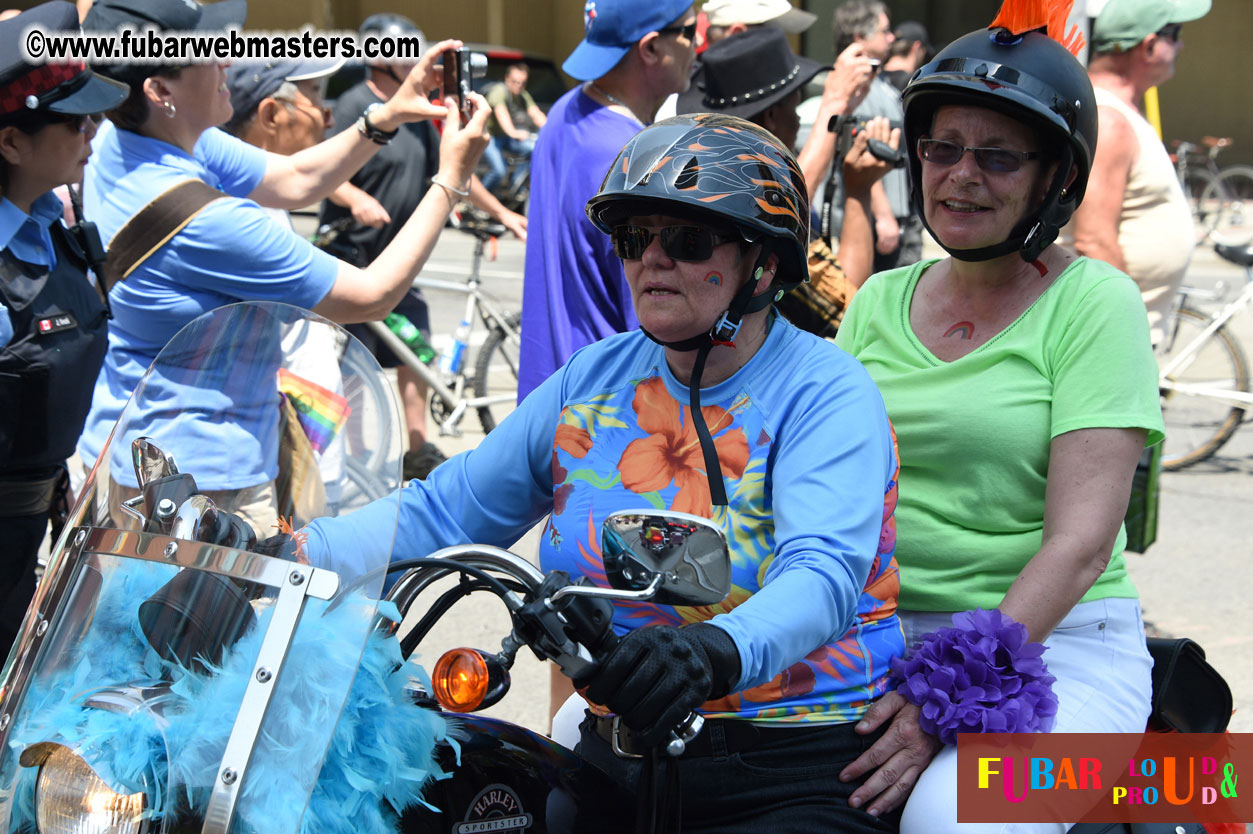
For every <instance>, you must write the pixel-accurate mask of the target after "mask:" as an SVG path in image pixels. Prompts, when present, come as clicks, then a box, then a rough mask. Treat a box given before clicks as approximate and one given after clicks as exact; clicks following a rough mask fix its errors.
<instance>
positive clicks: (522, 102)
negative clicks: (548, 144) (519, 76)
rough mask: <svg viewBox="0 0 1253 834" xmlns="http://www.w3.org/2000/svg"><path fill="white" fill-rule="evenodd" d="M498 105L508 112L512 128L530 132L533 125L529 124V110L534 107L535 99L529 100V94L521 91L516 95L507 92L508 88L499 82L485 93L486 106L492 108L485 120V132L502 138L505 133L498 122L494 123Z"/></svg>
mask: <svg viewBox="0 0 1253 834" xmlns="http://www.w3.org/2000/svg"><path fill="white" fill-rule="evenodd" d="M498 104H503V105H505V108H506V109H507V110H508V111H509V118H510V119H512V120H513V126H514V127H516V128H517V129H518V130H532V129H533V128H534V125H533V124H532V123H531V116H530V108H532V107H534V106H535V99H533V98H531V94H530V93H528V92H527V91H526V90H523V91H522V92H521V93H519V94H518V95H516V96H515V95H513V94H512V93H510V92H509V88H508V87H506V86H505V82H503V81H502V82H500V83H499V84H495V85H493V86H492V88H491V89H490V90H488V91H487V105H488V106H489V107H491V108H492V115H490V116H488V118H487V131H488V133H490V134H492V135H493V136H504V135H505V131H504V129H503V128H502V127H501V126H500V122H498V121H496V106H497V105H498Z"/></svg>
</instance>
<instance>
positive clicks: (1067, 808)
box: [957, 733, 1253, 823]
mask: <svg viewBox="0 0 1253 834" xmlns="http://www.w3.org/2000/svg"><path fill="white" fill-rule="evenodd" d="M1250 769H1253V734H1248V733H1148V734H1141V733H999V734H998V733H988V734H985V735H979V734H974V733H959V734H958V736H957V821H958V822H962V823H975V822H980V823H987V822H992V823H1013V822H1072V823H1073V822H1076V821H1078V822H1091V823H1110V822H1121V823H1128V822H1129V823H1182V822H1200V823H1220V822H1242V821H1246V820H1250V819H1253V790H1249V791H1246V792H1245V793H1244V794H1243V795H1242V794H1241V793H1240V790H1239V788H1240V774H1241V773H1242V772H1244V771H1247V770H1250Z"/></svg>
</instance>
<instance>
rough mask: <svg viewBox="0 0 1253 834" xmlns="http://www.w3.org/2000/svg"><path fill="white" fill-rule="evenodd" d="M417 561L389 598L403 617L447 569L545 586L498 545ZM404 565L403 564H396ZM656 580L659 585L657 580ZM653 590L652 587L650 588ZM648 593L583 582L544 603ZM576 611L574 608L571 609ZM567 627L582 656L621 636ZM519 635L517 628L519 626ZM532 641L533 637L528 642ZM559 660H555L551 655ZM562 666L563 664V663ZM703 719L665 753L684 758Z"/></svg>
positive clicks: (501, 591)
mask: <svg viewBox="0 0 1253 834" xmlns="http://www.w3.org/2000/svg"><path fill="white" fill-rule="evenodd" d="M412 561H413V562H415V563H420V564H417V565H415V567H413V568H412V569H411V570H409V571H407V572H406V573H405V574H404V576H402V577H401V578H400V580H399V581H398V582H397V583H396V585H395V586H393V587H392V589H391V591H390V592H388V594H387V599H388V600H389V601H392V602H394V603H396V605H397V607H398V608H399V610H400V612H401V615H402V616H403V615H404V614H405V613H406V612H407V611H408V608H409V606H410V605H412V603H413V601H414V600H415V599H416V598H417V597H418V595H419V594H420V593H421V592H422V591H423V590H424V589H425V588H427V587H428V586H430V585H431V583H433V582H435V581H437V580H438V579H441V578H442V577H444V576H447V575H448V574H449V573H453V572H457V571H460V570H463V569H465V570H467V571H468V572H470V573H473V574H475V575H479V576H480V577H481V578H482V576H483V575H484V574H485V573H486V572H487V571H495V572H498V573H501V574H504V575H506V576H508V577H509V578H510V579H513V580H514V581H515V582H516V583H518V584H519V585H521V586H523V587H525V588H526V589H527V593H528V596H532V597H534V596H537V595H538V594H539V592H540V589H541V587H542V586H543V585H544V583H545V580H546V578H547V575H546V574H544V573H543V572H542V571H540V570H539V568H537V567H535V566H534V565H532V564H531V563H530V562H528V561H526V560H525V559H523V558H521V557H520V556H517V555H515V554H513V553H510V552H509V551H508V550H504V549H502V548H499V547H492V546H489V545H455V546H453V547H446V548H443V549H441V550H438V551H436V552H435V553H432V554H431V555H430V556H428V557H426V558H425V559H415V560H412ZM439 562H446V563H447V564H448V567H447V568H442V567H441V566H440V565H439V564H438V563H439ZM398 564H404V563H398ZM654 584H656V583H654ZM492 590H493V592H495V593H496V595H497V596H499V597H500V598H501V599H502V600H503V601H504V602H505V604H506V605H507V606H508V607H509V610H510V612H511V613H512V614H514V615H515V622H516V615H517V614H518V613H519V611H520V610H521V609H523V608H525V607H526V606H527V605H528V603H526V602H524V601H523V600H521V599H519V598H518V596H517V595H516V594H514V593H513V592H512V591H510V590H509V589H507V588H504V587H503V586H502V587H499V588H498V587H495V586H493V587H492ZM649 590H651V589H649ZM642 593H647V591H644V592H629V591H626V592H624V591H613V590H608V589H603V588H591V587H584V586H566V587H564V588H560V589H558V590H557V591H556V592H555V593H553V594H551V595H550V596H548V597H547V598H546V599H544V600H542V601H541V602H540V605H541V607H543V608H545V609H548V610H549V611H555V608H554V606H553V603H555V602H558V601H559V600H564V604H563V605H562V606H561V607H562V608H566V609H567V610H568V609H569V606H570V605H572V604H576V600H577V599H578V598H580V597H581V598H583V599H586V600H593V599H597V598H599V599H601V600H609V599H612V598H615V597H624V596H625V597H627V598H634V597H638V596H640V595H641V594H642ZM570 613H573V612H570ZM563 620H565V622H566V624H567V625H570V626H572V627H574V628H575V630H576V631H579V632H580V633H578V634H576V635H575V637H576V641H575V650H576V652H577V653H578V654H583V653H585V652H586V653H587V655H588V657H591V656H592V655H591V651H589V648H590V649H592V650H594V651H595V652H596V654H599V655H601V656H603V655H605V654H608V652H610V651H611V650H612V649H613V648H614V647H615V646H616V645H617V644H618V638H617V636H616V635H614V633H613V630H612V628H611V627H609V625H608V623H603V624H595V625H593V624H588V625H586V626H585V625H584V622H583V621H582V620H581V619H579V618H574V617H573V616H572V617H571V618H570V619H568V620H566V618H564V617H563ZM592 628H597V629H603V630H601V633H599V634H591V633H587V634H584V633H581V632H582V631H583V630H589V631H590V630H591V629H592ZM515 633H516V629H515ZM527 642H528V644H529V641H527ZM531 648H532V649H535V650H537V651H538V650H540V648H541V647H539V646H535V645H532V646H531ZM553 659H557V658H553ZM563 665H564V664H563ZM704 723H705V722H704V719H703V718H702V717H701V716H700V715H699V714H698V713H696V712H695V711H693V712H690V713H688V715H687V717H685V718H684V719H683V720H682V721H680V722H679V724H678V725H677V726H676V727H675V728H674V729H673V730H671V731H670V739H669V741H667V743H666V753H667V755H670V756H681V755H683V753H684V751H685V750H686V749H687V745H688V743H689V742H691V740H692V739H694V738H695V737H696V736H697V735H698V734H699V733H700V731H701V728H702V727H703V726H704Z"/></svg>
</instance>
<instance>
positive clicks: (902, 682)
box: [892, 608, 1057, 744]
mask: <svg viewBox="0 0 1253 834" xmlns="http://www.w3.org/2000/svg"><path fill="white" fill-rule="evenodd" d="M1044 649H1045V646H1044V645H1043V644H1042V643H1032V642H1031V641H1030V640H1028V639H1027V628H1026V626H1024V625H1022V624H1021V623H1017V622H1014V621H1013V620H1012V619H1010V618H1009V617H1008V616H1006V615H1005V614H1003V613H1001V612H1000V611H998V610H997V609H995V608H994V609H991V610H985V609H983V608H976V609H975V610H973V611H962V612H961V613H958V614H954V615H953V625H952V627H949V628H942V629H940V630H939V631H936V632H934V633H932V634H927V635H924V636H923V638H922V640H921V641H919V643H918V645H916V646H915V647H914V650H913V652H912V653H911V654H910V656H909V657H908V658H904V659H902V658H894V659H893V660H892V676H893V678H894V681H893V683H894V685H895V686H896V690H897V691H898V692H900V693H901V695H902V696H903V697H904V698H905V700H907V701H909V702H910V703H911V704H914V705H916V706H917V707H919V709H920V710H921V715H920V716H919V723H920V724H921V725H922V728H923V729H924V730H926V731H927V732H929V733H931V734H932V735H935V736H938V737H939V739H940V741H942V742H944V743H945V744H954V743H956V741H957V734H958V733H1035V732H1042V733H1047V732H1048V731H1049V730H1051V729H1052V728H1053V721H1054V718H1055V717H1056V715H1057V696H1056V695H1054V694H1053V682H1054V681H1055V680H1056V678H1054V677H1053V676H1052V675H1050V674H1049V673H1048V667H1047V666H1046V665H1045V664H1044V660H1043V658H1042V655H1043V654H1044Z"/></svg>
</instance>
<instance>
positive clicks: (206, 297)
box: [78, 125, 339, 489]
mask: <svg viewBox="0 0 1253 834" xmlns="http://www.w3.org/2000/svg"><path fill="white" fill-rule="evenodd" d="M92 150H93V153H92V156H91V159H90V162H89V163H88V165H87V171H86V175H85V177H84V204H85V206H86V210H87V212H88V215H87V216H88V217H90V218H91V219H92V220H94V221H95V222H96V224H97V225H98V226H99V228H100V234H101V238H102V239H103V240H105V241H106V242H107V241H110V240H112V238H113V237H114V236H115V235H116V234H117V233H118V231H119V230H120V229H121V228H122V226H123V225H125V223H126V221H127V220H129V219H130V218H131V217H132V216H134V215H135V214H136V213H137V212H138V211H139V210H140V209H142V208H143V207H144V206H145V205H147V204H148V203H149V202H151V201H152V200H153V199H155V198H156V197H157V196H158V195H160V194H161V193H163V192H164V191H166V190H168V189H170V188H172V187H173V186H175V185H178V184H179V183H181V182H184V181H186V180H188V179H199V180H201V181H203V182H205V183H207V184H209V185H211V186H213V187H215V188H218V189H220V190H222V191H223V192H224V193H225V194H227V195H228V197H227V199H223V200H217V201H215V202H213V203H211V204H210V205H208V206H207V207H205V208H204V209H203V210H202V211H201V212H200V213H199V214H197V215H196V216H195V217H194V218H192V220H191V222H190V223H188V224H187V226H186V227H184V228H183V229H182V230H181V231H180V232H179V233H178V234H177V235H175V236H174V237H173V238H171V239H170V241H169V242H168V243H166V244H165V245H164V246H162V247H161V248H160V249H159V250H157V252H155V253H154V254H153V255H152V256H151V257H149V258H148V259H147V260H146V261H144V262H143V263H142V264H141V265H140V266H139V267H138V268H136V269H135V271H134V272H132V273H131V274H130V275H129V276H128V277H127V278H126V280H125V281H122V282H120V283H119V284H117V285H116V286H115V287H113V288H112V290H111V291H110V294H109V301H110V304H111V306H112V309H113V320H112V321H111V322H110V323H109V349H108V353H107V354H106V356H105V361H104V366H103V367H102V368H101V370H100V376H99V378H98V379H97V382H96V389H95V394H94V399H93V401H92V406H91V413H90V414H88V416H87V425H86V428H85V429H84V431H83V436H82V438H81V439H80V440H79V444H78V451H79V454H80V456H81V457H82V458H83V461H84V463H86V464H88V465H91V464H92V463H93V462H94V461H95V459H96V457H97V456H98V455H99V454H100V451H101V449H102V447H103V446H104V443H105V441H106V440H107V438H108V436H109V432H110V431H112V429H113V425H114V423H116V422H117V419H118V417H119V415H120V414H121V411H122V408H123V406H125V404H126V402H127V400H128V398H129V397H130V395H131V392H132V391H133V390H134V388H135V386H136V385H137V384H138V382H139V380H140V378H141V377H142V376H143V374H144V372H145V371H146V370H147V368H148V366H149V365H150V364H151V363H152V360H153V359H154V358H155V357H156V355H157V353H158V352H159V351H160V350H161V348H162V347H163V346H164V345H165V344H166V343H167V342H168V341H169V340H170V338H171V337H172V336H174V334H175V333H177V332H178V331H179V330H180V329H181V328H182V327H183V326H184V325H186V324H187V323H188V322H190V321H192V320H193V319H195V318H196V317H197V316H199V315H201V314H202V313H205V312H208V311H209V310H213V309H216V308H218V307H221V306H223V305H226V304H231V303H234V302H238V301H249V300H263V301H280V302H285V303H287V304H293V305H296V306H299V307H304V308H313V307H315V306H317V304H318V302H320V301H321V300H322V299H323V298H324V297H325V296H326V294H327V293H328V292H329V291H330V289H331V287H332V285H333V284H334V283H335V277H336V275H337V273H338V270H339V262H338V261H337V260H336V259H335V258H333V257H332V256H330V255H328V254H326V253H325V252H322V251H320V250H318V249H315V248H314V247H313V246H312V245H311V244H310V243H309V242H308V241H306V240H304V239H303V238H301V237H299V236H298V235H295V234H293V233H292V231H291V230H290V229H286V228H283V227H282V226H280V225H278V224H276V223H275V222H274V221H273V220H272V219H271V218H270V217H269V216H268V215H267V214H266V212H265V211H264V210H263V209H262V208H261V207H260V206H258V205H257V204H256V203H255V202H252V201H251V200H248V199H244V198H245V196H246V195H247V194H249V193H251V192H252V191H253V189H255V188H256V186H257V184H258V183H260V182H261V179H262V177H263V176H264V174H265V166H266V154H265V153H264V152H263V151H261V150H259V149H256V148H253V147H252V146H250V145H248V144H247V143H245V142H242V141H240V140H238V139H235V138H234V137H231V136H229V135H227V134H225V133H223V132H221V131H219V130H217V129H216V128H215V129H211V130H209V131H206V132H205V134H204V135H203V136H202V137H201V140H200V141H199V142H198V143H197V145H196V147H195V149H194V150H195V154H194V156H192V155H188V154H187V153H186V152H184V151H183V150H182V149H180V148H177V147H175V146H173V145H170V144H168V143H166V142H163V141H161V140H158V139H152V138H149V137H146V136H142V135H140V134H137V133H132V132H130V131H126V130H118V129H116V128H115V127H113V126H111V125H106V126H103V128H102V130H101V131H100V132H99V133H98V134H97V136H96V139H95V141H94V143H93V146H92ZM276 391H277V388H276ZM185 396H186V397H187V398H188V399H187V400H186V401H185V402H184V403H182V405H183V406H184V407H183V408H181V409H180V410H179V412H178V413H177V414H176V415H175V416H174V417H173V418H172V420H173V421H175V422H179V421H182V422H188V423H190V422H195V421H198V420H204V419H205V418H204V417H203V416H197V414H196V412H197V409H196V408H195V405H196V402H195V397H196V389H191V388H189V389H188V390H187V391H186V392H185ZM275 396H276V397H277V393H276V394H275ZM277 411H278V408H277V401H276V405H275V409H274V414H270V413H268V412H267V411H256V412H254V413H252V415H251V417H250V418H248V419H245V420H241V421H238V422H235V423H232V424H230V425H222V426H221V427H220V429H219V430H218V431H216V432H215V433H213V440H214V442H212V443H207V444H199V445H198V446H197V447H195V448H189V449H183V450H180V451H179V453H178V461H179V465H180V468H181V469H182V470H183V471H185V472H192V473H194V474H195V476H196V481H197V483H198V484H199V485H200V486H201V487H202V488H204V489H231V488H242V487H247V486H255V485H257V484H260V483H264V482H265V481H267V480H270V479H272V478H273V477H274V475H275V473H276V471H277V463H276V461H275V459H274V456H273V455H271V454H268V450H262V451H263V453H262V454H259V455H256V456H236V457H234V458H233V459H231V458H229V457H227V456H224V455H222V450H223V449H225V448H232V446H231V445H230V444H232V443H234V444H238V446H239V447H249V446H255V445H256V443H257V438H259V437H267V436H270V435H272V434H273V431H272V427H270V426H269V425H268V421H270V420H272V419H276V416H277ZM180 433H181V432H180ZM186 434H188V435H189V436H193V435H195V434H196V430H195V429H193V428H192V427H190V426H188V427H187V431H186ZM124 454H125V453H124ZM115 463H118V462H117V461H115ZM112 474H113V477H114V478H115V479H117V480H118V482H119V483H123V484H127V485H130V486H134V484H133V481H134V473H133V472H131V471H130V467H129V466H128V465H122V466H116V465H115V466H114V467H113V472H112Z"/></svg>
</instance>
